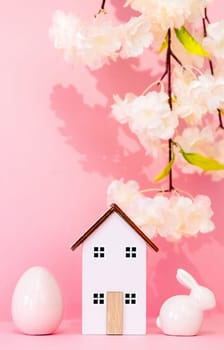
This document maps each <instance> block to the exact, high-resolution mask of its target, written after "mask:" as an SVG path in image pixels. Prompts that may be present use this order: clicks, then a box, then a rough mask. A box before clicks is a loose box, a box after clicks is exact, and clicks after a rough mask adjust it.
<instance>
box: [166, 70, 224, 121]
mask: <svg viewBox="0 0 224 350" xmlns="http://www.w3.org/2000/svg"><path fill="white" fill-rule="evenodd" d="M173 92H174V95H175V97H176V110H177V113H178V115H179V117H181V118H184V119H185V121H186V122H187V123H188V124H189V125H196V124H201V122H202V119H203V117H204V116H205V115H206V114H207V113H215V112H216V111H217V109H218V108H222V106H223V105H224V78H222V77H216V76H213V75H211V74H209V73H205V74H201V75H200V76H199V77H196V76H194V75H193V74H191V73H189V72H188V71H184V70H183V69H179V68H176V69H175V72H174V79H173Z"/></svg>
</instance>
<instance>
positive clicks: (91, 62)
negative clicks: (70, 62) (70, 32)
mask: <svg viewBox="0 0 224 350" xmlns="http://www.w3.org/2000/svg"><path fill="white" fill-rule="evenodd" d="M120 47H121V41H120V34H119V29H118V28H116V27H114V26H113V25H112V24H111V23H109V22H104V23H98V22H95V23H93V24H91V25H89V26H88V28H87V31H86V34H85V38H84V40H83V41H82V42H81V43H80V45H79V56H80V57H81V60H82V61H83V63H85V64H86V65H87V66H88V67H89V68H90V69H98V68H100V67H102V66H103V65H104V64H106V63H108V62H109V59H112V60H115V59H116V58H117V56H118V53H117V52H118V51H119V49H120Z"/></svg>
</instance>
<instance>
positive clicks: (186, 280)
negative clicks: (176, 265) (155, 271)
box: [176, 269, 198, 289]
mask: <svg viewBox="0 0 224 350" xmlns="http://www.w3.org/2000/svg"><path fill="white" fill-rule="evenodd" d="M176 278H177V280H178V282H180V283H181V284H182V285H183V286H185V287H187V288H189V289H192V288H193V287H195V286H196V285H198V284H197V282H196V280H195V279H194V277H192V276H191V275H190V274H189V273H188V272H187V271H185V270H183V269H178V270H177V274H176Z"/></svg>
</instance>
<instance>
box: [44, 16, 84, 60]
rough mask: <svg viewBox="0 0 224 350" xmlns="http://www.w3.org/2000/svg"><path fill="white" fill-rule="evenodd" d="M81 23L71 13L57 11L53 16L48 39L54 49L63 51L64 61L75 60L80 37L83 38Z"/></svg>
mask: <svg viewBox="0 0 224 350" xmlns="http://www.w3.org/2000/svg"><path fill="white" fill-rule="evenodd" d="M83 31H84V27H83V23H82V22H81V20H80V18H78V17H76V16H75V15H73V14H72V13H68V14H65V13H64V12H62V11H60V10H57V11H55V13H54V16H53V23H52V26H51V28H50V30H49V37H50V39H51V40H52V41H53V43H54V46H55V48H56V49H62V50H64V55H65V59H66V60H72V59H75V56H76V54H77V52H76V50H77V46H78V41H79V40H80V37H82V36H83Z"/></svg>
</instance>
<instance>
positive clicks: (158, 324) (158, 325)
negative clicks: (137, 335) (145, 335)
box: [156, 317, 161, 329]
mask: <svg viewBox="0 0 224 350" xmlns="http://www.w3.org/2000/svg"><path fill="white" fill-rule="evenodd" d="M156 325H157V327H158V328H160V329H161V323H160V319H159V317H157V319H156Z"/></svg>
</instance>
